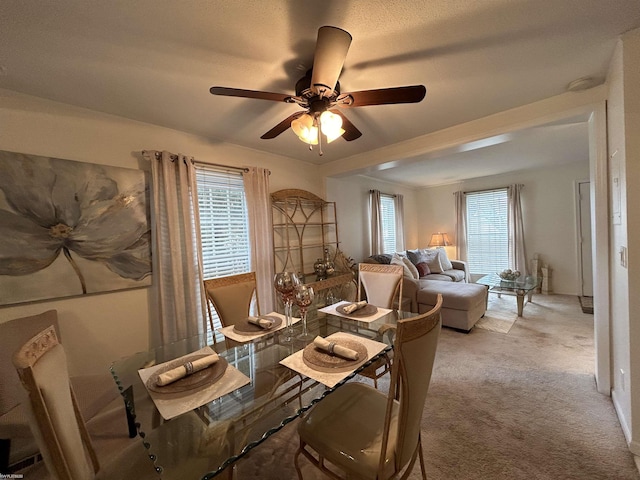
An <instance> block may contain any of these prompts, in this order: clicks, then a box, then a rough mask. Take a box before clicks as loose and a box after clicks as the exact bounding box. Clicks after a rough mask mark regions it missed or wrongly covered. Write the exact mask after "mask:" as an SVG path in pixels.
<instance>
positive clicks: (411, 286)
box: [363, 254, 469, 312]
mask: <svg viewBox="0 0 640 480" xmlns="http://www.w3.org/2000/svg"><path fill="white" fill-rule="evenodd" d="M391 257H392V255H390V254H381V255H373V256H371V257H368V258H366V259H364V260H363V262H364V263H387V264H388V263H390V262H391ZM451 265H452V266H453V269H451V270H445V271H443V272H442V273H429V274H428V275H425V276H423V277H420V278H419V279H414V278H411V277H408V276H406V275H405V277H404V279H403V283H402V297H403V299H405V298H406V299H408V300H409V302H410V305H411V311H412V312H418V301H417V295H418V291H419V290H420V289H421V288H422V287H423V286H424V285H427V284H428V283H424V282H430V281H439V282H456V283H465V282H467V279H468V278H469V270H468V268H467V263H466V262H462V261H460V260H451ZM403 303H405V302H404V301H403Z"/></svg>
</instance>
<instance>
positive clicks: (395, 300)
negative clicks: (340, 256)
mask: <svg viewBox="0 0 640 480" xmlns="http://www.w3.org/2000/svg"><path fill="white" fill-rule="evenodd" d="M402 278H403V268H402V266H401V265H384V264H374V263H359V264H358V298H359V299H360V300H363V299H364V298H363V293H364V294H365V295H366V297H367V298H366V300H367V302H368V303H371V304H373V305H375V306H376V307H381V308H400V307H401V305H402ZM363 290H364V292H363Z"/></svg>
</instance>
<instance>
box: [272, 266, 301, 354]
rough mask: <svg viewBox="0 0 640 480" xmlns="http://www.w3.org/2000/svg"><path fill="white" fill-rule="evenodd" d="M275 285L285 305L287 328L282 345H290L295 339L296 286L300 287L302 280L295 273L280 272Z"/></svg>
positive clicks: (274, 282) (276, 276)
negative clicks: (294, 307)
mask: <svg viewBox="0 0 640 480" xmlns="http://www.w3.org/2000/svg"><path fill="white" fill-rule="evenodd" d="M273 285H274V287H275V289H276V291H277V292H278V293H279V294H280V297H281V298H282V303H283V305H284V318H285V322H286V327H285V331H284V337H283V338H282V343H290V342H291V340H292V339H293V326H292V320H291V316H292V313H293V312H292V311H291V307H292V306H293V296H294V292H295V287H296V285H300V280H299V279H298V276H297V275H296V274H295V273H293V272H280V273H276V274H275V276H274V278H273Z"/></svg>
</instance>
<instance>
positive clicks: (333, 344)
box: [328, 342, 336, 355]
mask: <svg viewBox="0 0 640 480" xmlns="http://www.w3.org/2000/svg"><path fill="white" fill-rule="evenodd" d="M335 346H336V342H331V343H329V348H328V350H329V355H333V349H334V348H335Z"/></svg>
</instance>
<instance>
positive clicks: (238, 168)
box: [142, 150, 271, 175]
mask: <svg viewBox="0 0 640 480" xmlns="http://www.w3.org/2000/svg"><path fill="white" fill-rule="evenodd" d="M151 153H153V154H154V156H155V158H156V160H160V159H161V158H162V152H157V151H156V152H151V151H149V150H143V151H142V154H143V155H145V154H147V155H149V154H151ZM170 156H171V160H177V159H178V155H176V154H174V153H172V154H171V155H170ZM194 163H197V164H200V165H211V166H213V167H220V168H226V169H229V170H238V171H240V172H248V171H249V169H248V168H247V167H234V166H232V165H223V164H221V163H209V162H201V161H199V160H195V159H194ZM269 175H271V171H269Z"/></svg>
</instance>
